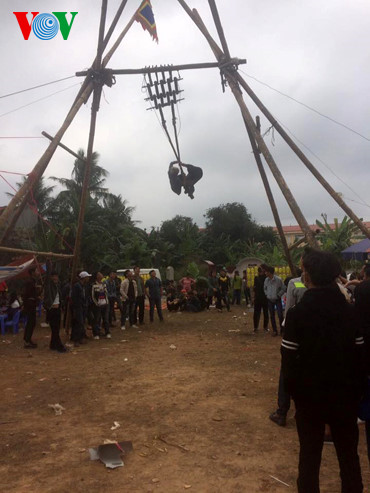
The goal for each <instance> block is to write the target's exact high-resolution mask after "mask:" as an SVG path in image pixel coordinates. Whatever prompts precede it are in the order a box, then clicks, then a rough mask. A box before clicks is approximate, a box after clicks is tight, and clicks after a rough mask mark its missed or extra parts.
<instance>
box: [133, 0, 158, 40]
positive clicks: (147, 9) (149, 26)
mask: <svg viewBox="0 0 370 493" xmlns="http://www.w3.org/2000/svg"><path fill="white" fill-rule="evenodd" d="M135 20H136V21H137V22H140V24H141V25H142V28H143V29H144V30H146V31H148V32H149V34H150V35H151V36H152V38H153V39H155V40H156V41H157V43H158V36H157V26H156V24H155V19H154V14H153V9H152V5H151V3H150V0H143V2H141V5H140V7H139V8H138V9H137V12H136V15H135Z"/></svg>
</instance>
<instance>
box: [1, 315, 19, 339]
mask: <svg viewBox="0 0 370 493" xmlns="http://www.w3.org/2000/svg"><path fill="white" fill-rule="evenodd" d="M20 316H21V311H20V310H17V311H16V312H15V314H14V315H13V318H12V320H9V321H8V322H5V324H4V326H5V327H4V329H2V330H1V334H2V335H4V334H5V329H6V327H13V334H18V331H19V319H20Z"/></svg>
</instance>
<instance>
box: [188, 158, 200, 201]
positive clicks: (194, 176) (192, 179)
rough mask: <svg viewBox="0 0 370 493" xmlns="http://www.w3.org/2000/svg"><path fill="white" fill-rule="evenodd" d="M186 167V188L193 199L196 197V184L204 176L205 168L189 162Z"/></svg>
mask: <svg viewBox="0 0 370 493" xmlns="http://www.w3.org/2000/svg"><path fill="white" fill-rule="evenodd" d="M186 168H187V170H188V174H187V175H186V178H185V185H184V190H185V193H186V194H188V195H189V197H190V198H191V199H193V198H194V196H193V194H194V190H195V188H194V185H195V184H196V183H197V182H198V181H199V180H200V179H201V178H202V176H203V170H202V168H199V167H198V166H193V165H192V164H187V165H186Z"/></svg>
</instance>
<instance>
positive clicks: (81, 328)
mask: <svg viewBox="0 0 370 493" xmlns="http://www.w3.org/2000/svg"><path fill="white" fill-rule="evenodd" d="M90 277H91V274H88V273H87V272H86V271H82V272H80V274H79V275H78V281H77V282H75V283H74V284H73V287H72V293H71V310H72V331H71V341H72V342H73V343H74V345H75V346H76V347H78V346H79V345H80V344H83V342H84V341H83V338H84V333H85V314H86V293H85V289H84V286H85V285H86V284H87V283H88V281H89V279H90Z"/></svg>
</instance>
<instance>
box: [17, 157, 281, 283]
mask: <svg viewBox="0 0 370 493" xmlns="http://www.w3.org/2000/svg"><path fill="white" fill-rule="evenodd" d="M78 154H79V158H78V159H76V160H75V162H74V166H73V169H72V172H71V175H70V177H69V178H56V177H52V180H53V181H55V182H57V183H58V185H59V186H60V187H61V190H60V191H59V193H58V194H57V196H56V197H53V196H52V192H53V189H54V187H53V186H47V185H45V182H44V181H43V180H40V182H39V183H38V184H37V185H36V186H35V187H34V189H33V197H34V198H35V201H36V202H37V204H38V210H39V212H40V213H41V214H42V215H43V216H45V217H46V219H47V220H49V224H48V223H44V222H41V223H39V224H38V226H37V228H36V229H35V231H34V232H33V234H32V238H31V240H32V245H31V244H27V245H24V246H25V247H28V248H34V249H37V250H42V251H54V252H65V253H71V252H70V249H69V247H68V246H66V243H68V244H69V245H71V246H72V247H73V246H74V244H75V239H76V232H77V224H78V216H79V211H80V200H81V194H82V187H83V177H84V172H85V165H86V163H85V154H84V151H83V150H82V149H80V150H79V151H78ZM107 176H108V172H107V170H105V169H104V168H103V167H102V166H101V165H100V164H99V154H98V153H94V154H93V159H92V165H91V180H90V185H89V189H88V192H89V193H88V200H87V205H86V210H85V219H84V225H83V235H82V244H81V264H82V265H83V266H84V268H86V269H87V270H103V271H104V272H107V271H108V270H109V269H111V268H113V269H118V268H126V267H131V266H133V265H134V264H138V265H140V266H142V267H156V268H161V269H164V268H166V267H167V266H168V265H172V266H173V267H174V268H175V269H176V272H177V273H178V274H179V275H180V274H185V273H186V272H187V269H188V270H189V269H190V270H191V271H192V275H194V276H195V277H196V278H199V279H200V278H201V276H200V274H203V272H202V271H203V270H204V273H206V272H207V267H206V265H205V264H204V265H202V260H205V259H207V260H211V261H213V262H215V263H216V264H218V265H225V266H229V265H235V264H236V263H237V262H238V261H239V260H240V259H241V258H243V257H245V256H257V257H260V258H262V259H263V260H265V261H267V259H268V261H269V262H270V263H273V264H274V265H277V264H280V265H281V264H283V263H284V261H283V258H282V257H283V255H282V250H281V247H280V245H279V243H277V242H276V237H275V235H274V233H273V231H272V229H271V228H267V227H264V226H260V225H258V224H257V223H256V222H255V221H254V220H253V219H252V217H251V215H250V214H249V213H248V211H247V209H246V207H245V206H244V205H243V204H241V203H237V202H234V203H229V204H221V205H220V206H218V207H213V208H211V209H208V210H207V211H206V214H205V218H206V227H205V228H202V229H199V227H198V225H197V224H196V223H195V222H194V221H193V219H192V218H191V217H186V216H181V215H176V216H175V217H173V218H172V219H169V220H166V221H163V222H162V224H161V225H160V227H158V228H155V227H153V228H152V229H151V230H150V232H149V233H148V232H147V231H146V230H143V229H141V228H140V227H139V226H138V224H136V222H135V221H133V219H132V215H133V212H134V207H132V206H130V205H129V204H128V203H127V201H126V200H125V199H124V198H123V197H122V196H121V195H114V194H112V193H110V192H109V190H108V188H107V187H106V186H105V182H106V178H107ZM31 240H30V241H31ZM63 240H64V241H63ZM199 269H200V270H199Z"/></svg>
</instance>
